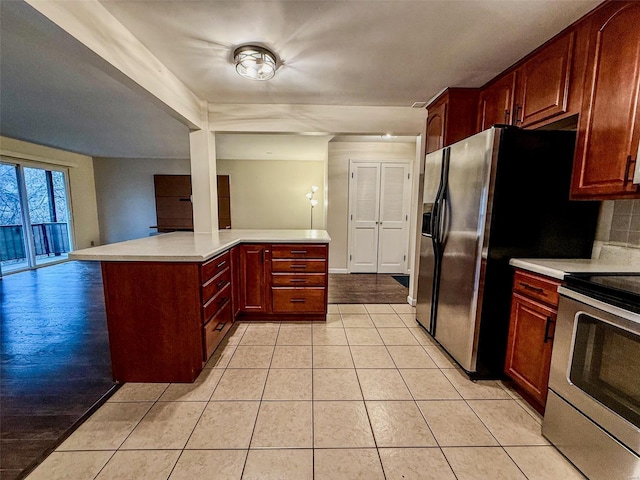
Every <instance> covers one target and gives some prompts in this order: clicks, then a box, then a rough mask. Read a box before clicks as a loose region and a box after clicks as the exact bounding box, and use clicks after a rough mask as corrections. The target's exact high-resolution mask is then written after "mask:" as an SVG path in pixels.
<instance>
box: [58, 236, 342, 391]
mask: <svg viewBox="0 0 640 480" xmlns="http://www.w3.org/2000/svg"><path fill="white" fill-rule="evenodd" d="M329 242H330V237H329V235H328V234H327V232H326V231H324V230H221V231H219V232H215V233H212V234H200V233H189V232H175V233H168V234H164V235H158V236H153V237H148V238H142V239H137V240H130V241H126V242H120V243H114V244H109V245H103V246H99V247H93V248H88V249H84V250H78V251H75V252H73V253H71V254H70V255H69V257H70V258H71V259H74V260H89V261H100V262H101V263H102V279H103V283H104V295H105V307H106V312H107V324H108V328H109V345H110V349H111V364H112V374H113V378H114V380H116V381H119V382H192V381H193V380H194V379H195V378H196V377H197V375H198V373H200V371H201V370H202V367H203V365H204V364H205V363H206V361H207V360H208V358H209V357H210V356H211V355H212V353H213V352H214V350H215V348H216V347H217V346H218V344H219V343H220V342H221V341H222V339H223V338H224V336H225V335H226V333H227V332H228V331H229V329H230V328H231V325H232V324H233V322H234V321H235V320H236V319H243V320H271V319H277V320H313V321H324V320H325V318H326V313H327V280H328V275H327V272H328V270H327V269H328V244H329Z"/></svg>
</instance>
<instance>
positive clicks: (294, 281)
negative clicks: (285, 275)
mask: <svg viewBox="0 0 640 480" xmlns="http://www.w3.org/2000/svg"><path fill="white" fill-rule="evenodd" d="M289 281H290V282H291V283H306V282H307V281H306V280H305V279H304V278H292V279H291V280H289Z"/></svg>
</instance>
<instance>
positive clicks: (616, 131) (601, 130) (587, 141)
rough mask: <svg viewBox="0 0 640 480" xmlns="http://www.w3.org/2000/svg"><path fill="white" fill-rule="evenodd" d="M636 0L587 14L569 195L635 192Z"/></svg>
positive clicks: (639, 131) (639, 37)
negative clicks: (580, 102) (585, 73)
mask: <svg viewBox="0 0 640 480" xmlns="http://www.w3.org/2000/svg"><path fill="white" fill-rule="evenodd" d="M638 25H640V3H638V2H611V3H610V4H609V5H607V6H606V7H605V8H603V9H602V10H601V11H600V12H598V14H596V15H595V16H594V17H593V19H592V28H591V32H590V47H589V62H590V63H589V68H588V75H589V77H588V80H587V81H586V82H585V87H584V94H583V96H584V100H583V106H582V115H581V116H580V122H579V126H578V138H577V149H576V157H575V162H574V170H573V179H572V186H571V194H572V197H575V198H602V199H606V198H631V197H636V198H637V197H638V187H637V186H636V185H634V184H633V183H632V180H631V176H632V173H633V167H634V164H635V162H637V160H638V159H637V157H638V143H639V139H640V108H639V107H640V106H639V105H638V100H639V98H638V90H639V89H640V28H638Z"/></svg>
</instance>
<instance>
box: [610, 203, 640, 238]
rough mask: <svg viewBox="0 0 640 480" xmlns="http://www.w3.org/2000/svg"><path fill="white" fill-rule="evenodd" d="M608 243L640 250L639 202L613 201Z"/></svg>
mask: <svg viewBox="0 0 640 480" xmlns="http://www.w3.org/2000/svg"><path fill="white" fill-rule="evenodd" d="M608 241H609V243H614V244H616V245H621V246H627V247H635V248H640V200H615V201H614V202H613V214H612V216H611V228H610V230H609V239H608Z"/></svg>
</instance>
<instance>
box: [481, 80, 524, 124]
mask: <svg viewBox="0 0 640 480" xmlns="http://www.w3.org/2000/svg"><path fill="white" fill-rule="evenodd" d="M515 86H516V73H515V72H511V73H509V74H507V75H505V76H504V77H501V78H499V79H498V81H496V82H494V83H492V84H491V85H489V86H488V87H486V88H484V89H483V90H482V91H481V92H480V99H479V102H478V131H482V130H486V129H487V128H490V127H491V126H493V125H495V124H503V125H511V124H512V112H513V98H514V91H515Z"/></svg>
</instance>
